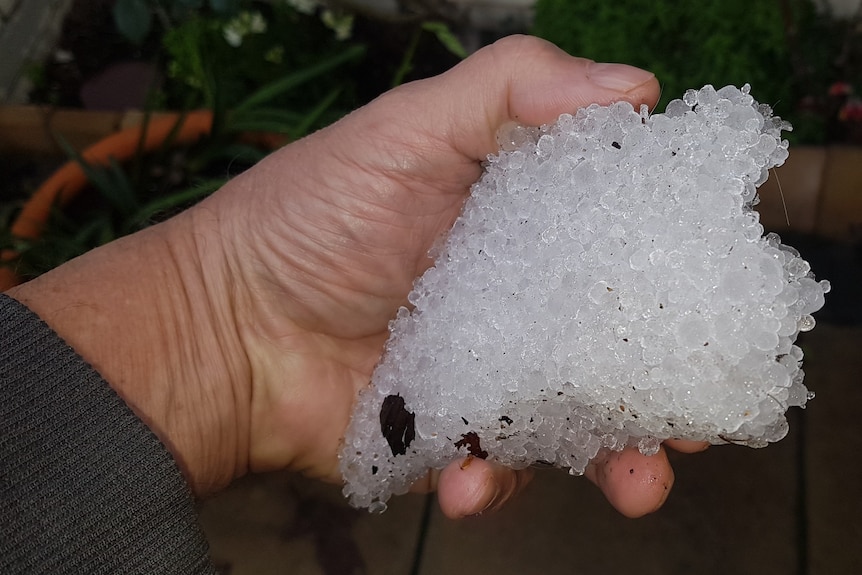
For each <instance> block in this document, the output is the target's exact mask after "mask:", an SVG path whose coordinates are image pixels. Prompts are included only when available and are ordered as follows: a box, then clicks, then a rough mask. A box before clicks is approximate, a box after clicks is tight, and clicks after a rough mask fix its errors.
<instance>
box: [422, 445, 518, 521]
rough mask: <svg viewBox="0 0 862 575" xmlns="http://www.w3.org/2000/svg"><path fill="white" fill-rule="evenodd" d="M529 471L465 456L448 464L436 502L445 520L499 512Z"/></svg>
mask: <svg viewBox="0 0 862 575" xmlns="http://www.w3.org/2000/svg"><path fill="white" fill-rule="evenodd" d="M532 477H533V473H532V471H531V470H529V469H521V470H517V471H516V470H513V469H509V468H506V467H503V466H501V465H497V464H495V463H491V462H488V461H485V460H483V459H477V458H474V457H468V458H467V459H460V460H457V461H454V462H452V463H450V464H449V465H448V466H447V467H446V468H444V469H443V470H442V471H441V472H440V474H439V477H438V481H437V499H438V501H439V503H440V509H441V511H443V514H444V515H445V516H446V517H449V518H451V519H459V518H462V517H467V516H470V515H477V514H479V513H483V512H485V511H492V510H496V509H499V508H500V507H501V506H502V505H503V504H504V503H506V502H507V501H508V500H510V499H511V498H512V497H514V496H515V495H516V494H517V493H518V492H520V491H521V490H522V489H523V488H524V486H526V485H527V483H529V481H530V479H532Z"/></svg>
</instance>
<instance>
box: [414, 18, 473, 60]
mask: <svg viewBox="0 0 862 575" xmlns="http://www.w3.org/2000/svg"><path fill="white" fill-rule="evenodd" d="M422 29H423V30H425V31H426V32H431V33H432V34H434V35H435V36H437V40H438V41H439V42H440V43H441V44H443V46H445V47H446V49H447V50H449V51H450V52H451V53H453V54H455V55H456V56H458V57H459V58H461V59H462V60H463V59H464V58H466V57H467V50H466V49H464V45H463V44H461V41H460V40H458V38H457V37H456V36H455V34H453V33H452V30H450V29H449V26H448V25H447V24H446V23H445V22H423V23H422Z"/></svg>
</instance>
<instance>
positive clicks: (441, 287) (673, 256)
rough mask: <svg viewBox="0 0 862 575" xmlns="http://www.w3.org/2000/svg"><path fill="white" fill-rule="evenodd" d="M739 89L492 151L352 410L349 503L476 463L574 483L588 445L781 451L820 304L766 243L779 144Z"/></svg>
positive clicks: (777, 134)
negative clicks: (546, 471)
mask: <svg viewBox="0 0 862 575" xmlns="http://www.w3.org/2000/svg"><path fill="white" fill-rule="evenodd" d="M748 92H749V90H748V86H744V87H743V88H742V89H741V90H740V89H737V88H735V87H733V86H728V87H725V88H722V89H721V90H719V91H718V92H717V91H716V90H714V89H713V88H712V86H705V87H703V88H701V89H700V90H689V91H687V92H686V93H685V95H684V97H683V99H682V100H675V101H673V102H671V103H670V104H669V105H668V109H667V113H666V114H654V115H652V116H650V115H649V114H648V113H647V111H646V110H645V109H643V108H642V109H641V110H640V112H636V111H635V110H633V109H632V107H631V105H629V104H627V103H618V104H613V105H611V106H608V107H601V106H596V105H593V106H590V107H589V108H586V109H583V110H580V111H579V112H578V113H577V114H576V115H574V116H571V115H563V116H561V117H560V118H559V120H558V121H557V122H556V123H555V124H553V125H548V126H543V127H541V128H521V127H517V126H507V127H506V129H505V130H503V131H502V132H501V135H500V137H499V139H500V144H501V147H502V148H503V150H504V151H502V152H501V153H500V154H499V155H496V156H492V157H489V158H488V161H487V163H486V170H485V173H484V175H483V176H482V178H481V179H480V180H479V182H477V183H476V184H475V185H474V186H473V188H472V193H471V196H470V198H469V199H468V200H467V201H466V203H465V205H464V209H463V212H462V214H461V216H460V218H459V219H458V220H457V221H456V223H455V225H454V226H453V229H452V230H451V232H450V233H449V235H448V237H447V238H446V239H445V242H441V243H440V244H439V245H438V246H437V247H436V248H435V253H434V254H433V255H434V257H435V260H436V262H435V265H434V267H432V268H430V269H429V270H428V271H427V272H426V273H425V274H424V275H423V276H422V277H420V278H419V279H417V281H416V283H415V285H414V289H413V292H412V293H411V294H410V296H409V298H408V301H409V302H410V304H411V306H412V308H411V309H410V310H407V309H406V308H402V310H401V311H399V313H398V316H397V318H396V319H395V320H393V321H392V323H391V325H390V332H391V333H390V338H389V341H388V343H387V344H386V350H385V354H384V357H383V359H382V361H381V363H380V364H379V365H378V367H377V369H376V370H375V373H374V375H373V377H372V381H371V385H370V386H369V387H368V388H367V389H365V390H364V391H362V392H361V393H360V395H359V398H358V401H357V404H356V407H355V409H354V413H353V418H352V420H351V423H350V426H349V428H348V430H347V433H346V439H345V441H344V447H343V450H342V453H341V461H340V464H341V472H342V474H343V476H344V479H345V488H344V492H345V494H346V495H347V496H348V497H349V498H350V501H351V502H352V503H353V504H354V505H356V506H361V507H368V508H369V509H371V510H376V511H381V510H383V509H385V507H386V506H385V503H386V501H387V499H388V498H389V497H390V496H391V495H393V494H399V493H403V492H405V491H406V490H407V489H408V487H409V486H410V484H411V483H413V482H414V481H416V480H417V479H419V478H420V477H422V476H423V474H424V473H425V472H426V471H427V470H428V469H429V468H441V467H443V466H445V465H446V464H448V463H449V462H451V461H453V460H454V459H456V458H458V457H462V456H464V455H467V454H468V453H470V454H472V455H474V456H477V457H488V458H489V459H492V460H494V461H498V462H500V463H502V464H504V465H508V466H511V467H515V468H520V467H525V466H528V465H530V464H532V463H534V462H537V461H542V462H545V463H551V464H553V465H556V466H559V467H563V468H568V469H569V470H570V472H571V473H573V474H580V473H583V471H584V469H585V467H586V465H587V464H588V463H589V460H590V459H591V458H593V457H595V456H596V454H597V453H598V451H599V449H601V448H606V449H622V448H624V447H626V446H635V447H638V448H639V449H640V450H641V451H642V452H644V453H654V452H655V451H656V450H657V449H658V445H659V443H660V442H661V441H663V440H665V439H668V438H683V439H692V440H702V441H709V442H712V443H726V442H733V443H744V444H747V445H751V446H754V447H761V446H764V445H766V444H767V443H768V442H772V441H777V440H779V439H781V438H782V437H783V436H784V435H785V434H786V432H787V422H786V419H785V415H784V414H785V411H786V410H787V408H788V407H789V406H794V405H798V406H804V405H805V403H806V401H807V400H808V399H810V398H811V395H810V394H809V392H808V390H807V389H806V388H805V386H804V385H803V383H802V379H803V372H802V370H801V360H802V352H801V350H800V349H799V348H798V347H796V346H794V345H793V341H794V340H795V338H796V336H797V335H798V333H799V332H800V331H807V330H810V329H812V328H813V327H814V319H813V317H812V316H811V315H810V314H811V313H813V312H814V311H816V310H817V309H819V308H820V307H821V306H822V305H823V303H824V299H823V295H824V294H825V293H826V292H828V291H829V287H830V286H829V283H828V282H826V281H821V282H819V283H818V282H816V281H815V280H814V278H813V275H812V274H811V272H810V266H809V265H808V263H807V262H806V261H805V260H803V259H801V258H800V257H799V254H798V252H796V250H794V249H793V248H790V247H788V246H784V245H783V244H781V241H780V238H779V237H778V236H777V235H775V234H768V235H767V236H766V237H763V227H762V226H761V225H760V222H759V218H758V214H757V212H755V211H754V210H753V209H752V205H753V203H754V202H755V201H756V193H755V190H756V185H757V184H760V183H762V181H763V180H764V179H765V175H766V173H767V170H768V169H769V168H771V167H773V166H776V165H780V164H781V163H782V162H783V161H784V159H785V158H786V157H787V150H786V148H787V143H786V141H784V140H782V139H781V131H782V130H787V129H789V128H790V126H789V125H788V124H787V123H786V122H783V121H781V119H780V118H778V117H775V116H773V115H772V110H771V109H770V108H769V107H768V106H764V105H760V104H758V103H757V102H755V101H754V100H753V99H752V97H751V96H750V95H749V93H748Z"/></svg>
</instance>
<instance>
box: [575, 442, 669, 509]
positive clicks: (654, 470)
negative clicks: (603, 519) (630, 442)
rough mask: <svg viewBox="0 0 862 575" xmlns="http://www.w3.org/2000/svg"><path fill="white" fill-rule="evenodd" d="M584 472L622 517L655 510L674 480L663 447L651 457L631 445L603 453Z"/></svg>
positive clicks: (662, 501) (665, 497)
mask: <svg viewBox="0 0 862 575" xmlns="http://www.w3.org/2000/svg"><path fill="white" fill-rule="evenodd" d="M585 475H586V476H587V477H588V478H589V479H590V480H591V481H592V482H593V483H595V484H596V485H597V486H598V487H599V489H601V490H602V493H604V495H605V497H607V499H608V501H609V502H610V504H611V505H613V506H614V508H616V510H617V511H619V512H620V513H622V514H623V515H625V516H626V517H641V516H643V515H646V514H648V513H652V512H653V511H656V510H658V509H659V508H660V507H661V506H662V505H663V504H664V502H665V500H666V499H667V496H668V495H669V494H670V489H671V487H672V486H673V479H674V476H673V469H671V466H670V463H669V462H668V460H667V454H666V453H665V451H664V448H662V449H660V450H659V452H658V453H656V454H655V455H652V456H646V455H643V454H642V453H641V452H640V451H638V450H637V449H636V448H631V447H628V448H626V449H624V450H622V451H611V452H607V453H604V454H602V455H600V456H599V457H598V458H597V459H595V460H593V462H592V463H590V465H589V466H588V467H587V470H586V473H585Z"/></svg>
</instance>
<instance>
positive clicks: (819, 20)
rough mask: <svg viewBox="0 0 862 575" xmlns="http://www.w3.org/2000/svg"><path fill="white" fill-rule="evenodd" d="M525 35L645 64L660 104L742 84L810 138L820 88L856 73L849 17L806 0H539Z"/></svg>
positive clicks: (822, 114) (821, 104) (821, 124)
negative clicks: (693, 91) (710, 87)
mask: <svg viewBox="0 0 862 575" xmlns="http://www.w3.org/2000/svg"><path fill="white" fill-rule="evenodd" d="M533 32H534V33H535V34H536V35H538V36H541V37H543V38H546V39H548V40H550V41H552V42H554V43H556V44H557V45H559V46H560V47H561V48H563V49H564V50H566V51H567V52H569V53H571V54H575V55H579V56H584V57H587V58H592V59H595V60H600V61H609V62H624V63H628V64H632V65H635V66H640V67H643V68H646V69H649V70H652V71H653V72H655V74H656V76H657V77H658V78H659V80H660V81H661V85H662V98H661V102H660V103H659V108H660V109H663V108H664V106H665V105H666V104H667V102H668V101H669V100H671V99H673V98H679V97H680V96H681V95H682V94H683V92H684V91H685V90H686V89H689V88H697V87H699V86H702V85H704V84H714V85H716V87H719V86H721V85H725V84H735V85H741V84H743V83H749V84H751V86H752V94H753V95H754V96H755V97H756V98H757V99H758V100H759V101H761V102H765V103H768V104H770V105H772V106H773V107H774V108H775V109H776V112H777V113H778V114H779V115H781V116H782V117H784V118H787V119H789V120H790V121H791V123H793V125H794V133H792V134H791V135H790V138H791V139H794V140H796V141H803V142H809V143H820V142H823V141H825V140H827V139H830V136H829V134H828V133H827V132H828V130H827V129H826V125H827V123H828V122H829V120H828V116H830V115H831V114H832V112H830V111H828V110H827V109H826V108H827V107H828V106H827V103H826V102H825V100H826V99H827V94H828V92H829V86H830V85H831V84H832V83H834V82H835V81H838V80H844V81H851V80H850V79H848V78H847V77H846V76H848V75H850V76H854V75H855V76H856V77H855V78H854V79H853V80H852V81H853V82H855V81H857V80H858V79H859V77H858V69H859V68H858V60H855V56H853V57H850V56H852V55H853V54H854V53H856V52H858V51H859V49H858V44H859V42H858V36H859V17H858V15H857V18H856V21H855V23H854V22H852V21H845V20H840V19H836V18H833V17H831V15H830V14H829V13H828V12H823V11H821V10H817V9H816V6H815V5H814V3H813V1H812V0H763V1H755V2H752V1H751V0H701V1H699V2H678V1H674V0H618V1H615V2H604V1H603V0H538V3H537V4H536V14H535V24H534V28H533ZM854 39H855V41H854ZM842 52H843V53H844V60H843V62H841V61H840V60H841V54H842ZM854 62H855V64H854ZM848 65H850V67H851V68H852V66H854V65H855V66H856V68H855V69H856V70H857V72H856V73H855V74H853V73H849V74H848V71H847V68H848ZM841 67H843V68H844V70H843V71H839V68H841Z"/></svg>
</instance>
